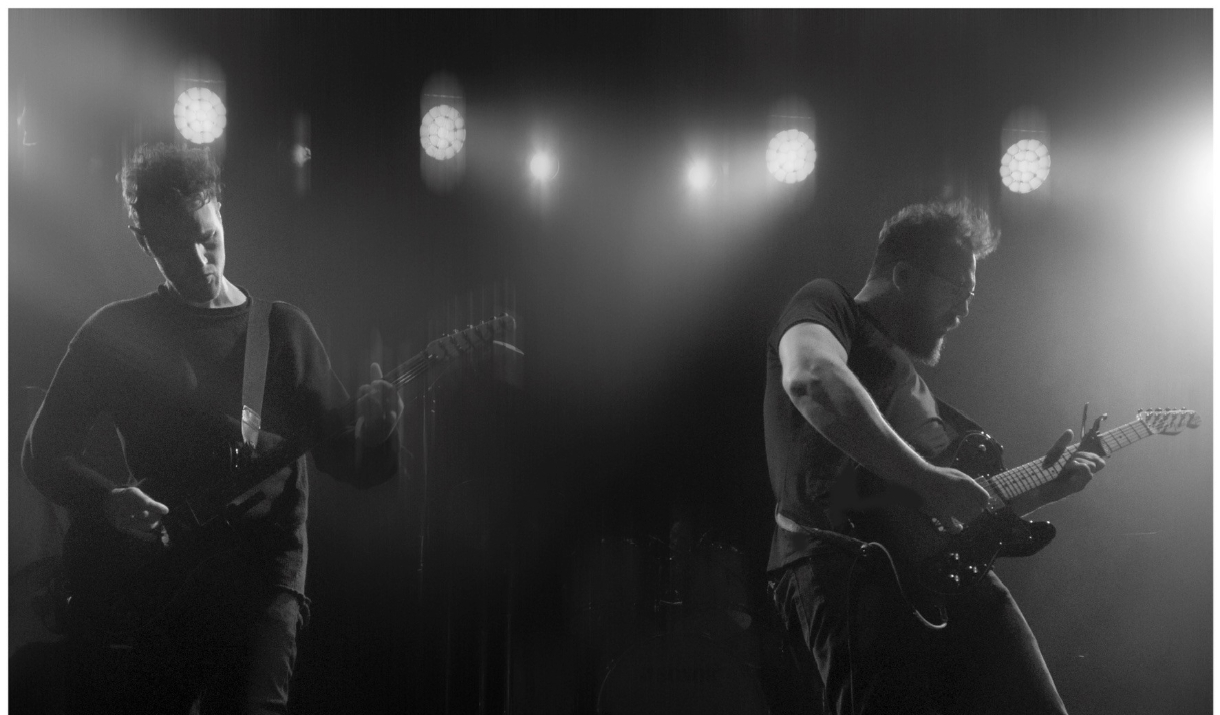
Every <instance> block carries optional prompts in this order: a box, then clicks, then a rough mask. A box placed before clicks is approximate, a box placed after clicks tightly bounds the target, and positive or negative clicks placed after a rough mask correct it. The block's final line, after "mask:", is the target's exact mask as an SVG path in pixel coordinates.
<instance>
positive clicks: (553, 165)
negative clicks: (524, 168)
mask: <svg viewBox="0 0 1220 715" xmlns="http://www.w3.org/2000/svg"><path fill="white" fill-rule="evenodd" d="M530 173H531V174H533V175H534V178H535V179H537V180H539V181H550V180H551V179H554V178H555V176H556V175H557V174H558V173H559V162H557V161H555V158H554V157H552V156H551V155H550V154H548V153H547V152H545V151H540V152H538V153H537V154H534V156H533V158H532V159H530Z"/></svg>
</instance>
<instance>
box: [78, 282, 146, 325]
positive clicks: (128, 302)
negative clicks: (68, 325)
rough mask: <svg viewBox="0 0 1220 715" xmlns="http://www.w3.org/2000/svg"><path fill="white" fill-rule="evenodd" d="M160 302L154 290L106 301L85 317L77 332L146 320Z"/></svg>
mask: <svg viewBox="0 0 1220 715" xmlns="http://www.w3.org/2000/svg"><path fill="white" fill-rule="evenodd" d="M160 302H161V299H160V297H159V296H158V295H157V293H156V291H153V292H152V293H146V294H144V295H141V296H137V297H135V298H124V299H122V300H116V301H114V302H113V303H107V304H106V305H103V306H102V307H100V308H98V309H97V310H95V311H94V312H93V315H90V316H89V317H88V318H86V319H85V322H84V323H83V324H82V325H81V327H80V331H79V332H81V333H89V332H95V331H104V332H109V331H111V330H114V329H115V328H117V327H119V326H130V325H132V324H133V323H138V322H141V321H144V320H147V319H148V318H149V317H151V316H152V315H154V314H155V313H156V312H157V310H158V309H159V308H160Z"/></svg>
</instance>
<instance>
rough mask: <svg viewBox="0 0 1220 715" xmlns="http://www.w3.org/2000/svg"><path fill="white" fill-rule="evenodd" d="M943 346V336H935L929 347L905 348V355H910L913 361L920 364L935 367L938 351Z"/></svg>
mask: <svg viewBox="0 0 1220 715" xmlns="http://www.w3.org/2000/svg"><path fill="white" fill-rule="evenodd" d="M944 347H945V338H944V336H941V337H939V338H937V339H936V341H935V342H934V343H932V346H931V347H930V348H927V349H921V350H918V351H916V350H913V349H910V348H907V349H906V351H907V355H910V356H911V359H912V360H914V361H915V362H918V363H920V364H922V365H927V366H928V367H936V364H937V363H938V362H940V351H941V350H942V349H943V348H944Z"/></svg>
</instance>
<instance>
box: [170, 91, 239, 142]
mask: <svg viewBox="0 0 1220 715" xmlns="http://www.w3.org/2000/svg"><path fill="white" fill-rule="evenodd" d="M226 113H227V110H225V105H224V102H222V101H220V97H219V96H217V94H216V93H215V92H213V91H212V90H210V89H208V88H206V87H191V88H190V89H188V90H186V91H185V92H183V93H182V94H180V95H178V102H177V103H176V104H175V105H174V126H176V127H178V131H179V132H181V133H182V136H184V137H186V140H187V141H189V142H191V143H194V144H211V143H212V142H214V141H216V140H217V139H219V138H220V135H221V134H224V131H225V124H226V123H227V120H226V118H225V114H226Z"/></svg>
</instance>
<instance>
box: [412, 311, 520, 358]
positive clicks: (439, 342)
mask: <svg viewBox="0 0 1220 715" xmlns="http://www.w3.org/2000/svg"><path fill="white" fill-rule="evenodd" d="M516 327H517V319H516V318H514V317H513V315H512V314H511V313H503V314H501V315H497V316H496V317H494V318H491V319H490V320H484V321H483V322H481V323H479V324H477V325H468V326H466V327H465V328H461V329H459V330H454V331H453V332H451V333H447V334H445V335H442V336H441V337H439V338H437V339H435V340H433V341H432V342H430V343H428V347H427V348H426V349H425V350H424V352H425V353H427V355H428V357H430V358H432V359H433V360H447V359H449V358H451V357H457V356H459V355H464V354H466V353H468V352H470V351H472V350H475V349H477V348H480V347H484V346H487V345H491V344H492V343H493V342H496V341H501V342H506V341H505V340H504V338H506V337H509V335H510V334H511V333H512V331H513V329H514V328H516Z"/></svg>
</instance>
